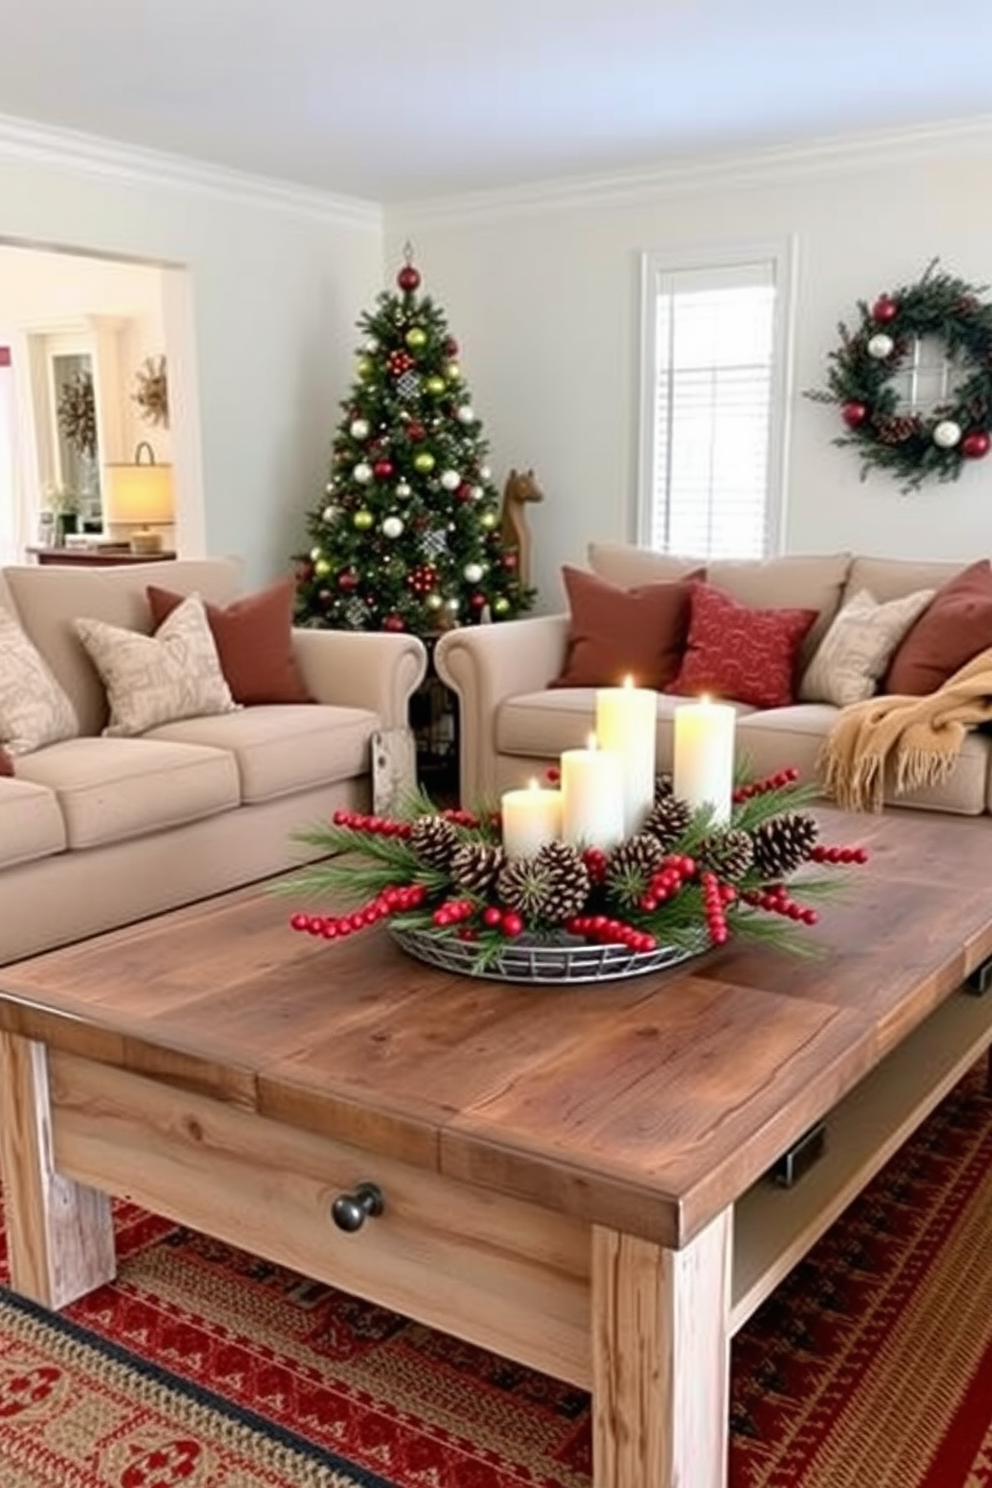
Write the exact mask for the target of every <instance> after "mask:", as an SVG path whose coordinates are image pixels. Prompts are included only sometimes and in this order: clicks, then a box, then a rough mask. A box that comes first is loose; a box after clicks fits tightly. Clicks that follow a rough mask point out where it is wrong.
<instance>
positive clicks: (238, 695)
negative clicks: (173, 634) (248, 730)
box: [147, 578, 313, 706]
mask: <svg viewBox="0 0 992 1488" xmlns="http://www.w3.org/2000/svg"><path fill="white" fill-rule="evenodd" d="M294 592H295V585H294V582H293V580H292V578H286V579H280V580H279V582H278V583H276V584H270V585H269V587H268V588H267V589H261V590H259V591H258V593H256V594H246V595H244V596H242V598H241V599H236V600H235V601H234V602H233V604H229V605H226V606H223V605H215V604H209V603H208V604H207V605H206V611H207V621H208V623H209V625H210V632H211V634H212V636H213V638H214V643H215V645H216V647H217V655H218V656H219V658H220V668H221V671H222V672H223V673H224V678H225V680H226V682H227V685H228V687H229V688H230V689H231V696H232V697H233V698H234V701H235V702H236V703H243V704H245V705H246V706H253V705H255V704H257V703H312V702H313V698H312V696H311V695H310V693H309V691H308V690H307V687H306V684H305V683H304V681H303V678H302V676H301V675H300V670H299V667H298V666H297V664H296V658H295V657H294V655H293V638H292V626H293V595H294ZM147 594H148V604H149V608H150V609H151V614H152V622H153V624H154V625H155V627H156V628H157V627H158V626H159V625H161V624H162V622H163V620H165V619H166V618H167V617H168V616H169V615H171V614H172V612H173V610H174V609H175V608H176V606H177V605H179V604H181V603H182V600H183V596H182V595H181V594H175V593H173V591H172V590H171V589H160V588H159V587H158V585H156V584H149V586H148V590H147Z"/></svg>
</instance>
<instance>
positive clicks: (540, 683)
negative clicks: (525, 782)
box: [434, 615, 569, 802]
mask: <svg viewBox="0 0 992 1488" xmlns="http://www.w3.org/2000/svg"><path fill="white" fill-rule="evenodd" d="M568 623H569V620H568V616H567V615H538V616H534V617H531V618H529V619H526V620H503V621H500V622H498V623H497V624H495V625H472V626H466V627H465V628H464V629H462V630H449V631H448V632H447V633H446V634H445V635H443V636H442V637H441V639H440V640H439V641H438V643H437V647H436V649H435V652H434V666H435V668H436V670H437V674H438V676H439V677H440V678H441V681H442V682H444V683H446V684H447V686H448V687H450V688H451V690H452V692H453V693H454V694H455V696H456V697H457V699H458V705H459V734H460V740H459V767H460V780H461V793H462V799H463V800H465V801H468V802H472V801H483V800H491V799H493V798H494V797H495V795H496V791H497V773H496V755H497V751H496V714H497V712H498V711H499V707H500V704H501V703H502V702H503V701H504V700H505V699H506V698H511V697H517V696H519V694H521V693H526V692H540V691H542V689H543V688H545V687H547V685H548V683H549V682H551V681H552V680H553V679H554V678H555V677H558V676H560V675H561V672H562V669H563V667H564V664H565V650H566V643H567V640H568Z"/></svg>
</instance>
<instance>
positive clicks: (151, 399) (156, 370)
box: [131, 356, 169, 429]
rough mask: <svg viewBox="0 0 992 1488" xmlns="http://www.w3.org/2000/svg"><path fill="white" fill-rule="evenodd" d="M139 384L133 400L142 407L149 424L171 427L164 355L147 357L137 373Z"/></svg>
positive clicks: (136, 379)
mask: <svg viewBox="0 0 992 1488" xmlns="http://www.w3.org/2000/svg"><path fill="white" fill-rule="evenodd" d="M135 381H136V382H137V384H138V390H137V392H136V393H132V394H131V401H132V402H134V403H137V405H138V407H139V408H140V409H141V417H142V418H143V419H144V420H145V421H146V423H149V424H161V425H162V427H163V429H167V428H168V427H169V379H168V377H167V376H166V371H165V357H164V356H150V357H145V360H144V361H143V362H142V364H141V366H140V367H139V368H138V371H137V372H136V373H135Z"/></svg>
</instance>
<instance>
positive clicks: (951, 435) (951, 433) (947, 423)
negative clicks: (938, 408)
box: [933, 419, 961, 449]
mask: <svg viewBox="0 0 992 1488" xmlns="http://www.w3.org/2000/svg"><path fill="white" fill-rule="evenodd" d="M933 442H934V444H937V445H939V446H940V448H941V449H953V448H954V446H955V445H956V444H959V443H960V442H961V425H960V424H956V423H955V422H954V420H953V419H941V421H940V423H939V424H938V425H937V427H936V428H935V429H934V431H933Z"/></svg>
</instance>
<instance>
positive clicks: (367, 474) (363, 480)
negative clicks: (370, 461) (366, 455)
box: [351, 460, 372, 486]
mask: <svg viewBox="0 0 992 1488" xmlns="http://www.w3.org/2000/svg"><path fill="white" fill-rule="evenodd" d="M351 475H352V479H353V480H356V481H357V482H358V484H359V485H360V486H367V485H368V483H369V481H370V480H371V479H372V466H371V465H366V463H365V461H364V460H363V461H362V462H361V464H359V465H356V466H355V468H354V470H353V471H352V472H351Z"/></svg>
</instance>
